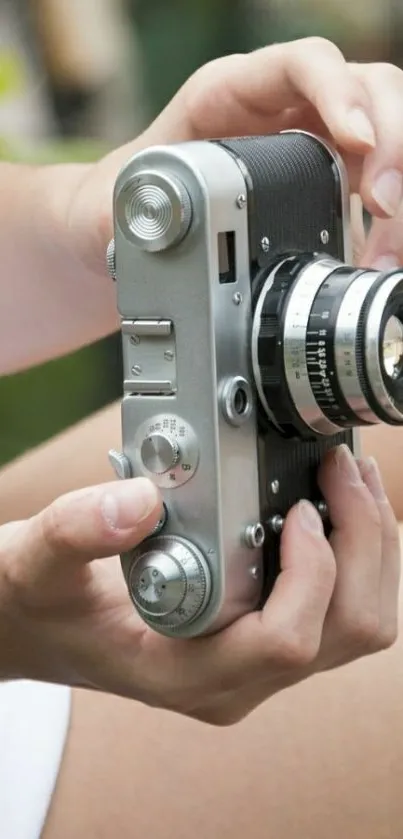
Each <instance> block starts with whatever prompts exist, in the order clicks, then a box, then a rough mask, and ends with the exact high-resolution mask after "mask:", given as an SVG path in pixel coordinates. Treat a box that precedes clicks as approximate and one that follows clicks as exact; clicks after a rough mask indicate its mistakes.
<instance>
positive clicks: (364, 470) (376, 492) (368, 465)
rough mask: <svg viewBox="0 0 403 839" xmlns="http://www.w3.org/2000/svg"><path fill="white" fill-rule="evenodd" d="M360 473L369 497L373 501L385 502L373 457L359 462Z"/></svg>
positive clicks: (384, 493)
mask: <svg viewBox="0 0 403 839" xmlns="http://www.w3.org/2000/svg"><path fill="white" fill-rule="evenodd" d="M360 467H361V469H360V471H361V475H362V477H363V480H364V482H365V483H366V485H367V487H368V489H369V491H370V493H371V495H373V497H374V498H375V501H387V496H386V492H385V490H384V486H383V483H382V478H381V473H380V471H379V466H378V464H377V462H376V460H375V458H373V457H367V458H366V459H365V460H362V461H360Z"/></svg>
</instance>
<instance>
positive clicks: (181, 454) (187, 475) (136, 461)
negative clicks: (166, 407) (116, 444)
mask: <svg viewBox="0 0 403 839" xmlns="http://www.w3.org/2000/svg"><path fill="white" fill-rule="evenodd" d="M132 451H133V470H134V473H135V474H136V475H139V474H143V475H146V476H147V477H148V478H151V480H152V481H153V482H154V483H155V484H156V485H157V486H158V487H159V488H160V489H175V488H176V487H180V486H182V485H183V484H185V483H186V482H187V481H189V480H190V479H191V478H192V477H193V475H194V474H195V472H196V469H197V467H198V463H199V446H198V441H197V437H196V434H195V432H194V431H193V428H192V427H191V426H190V425H189V423H187V422H186V421H185V420H183V419H182V418H181V417H178V416H177V415H176V414H158V415H157V416H155V417H150V419H149V420H147V421H146V422H144V423H142V424H141V425H140V426H139V428H138V429H137V431H136V435H135V437H134V440H133V447H132ZM155 467H156V468H155ZM157 470H158V471H157Z"/></svg>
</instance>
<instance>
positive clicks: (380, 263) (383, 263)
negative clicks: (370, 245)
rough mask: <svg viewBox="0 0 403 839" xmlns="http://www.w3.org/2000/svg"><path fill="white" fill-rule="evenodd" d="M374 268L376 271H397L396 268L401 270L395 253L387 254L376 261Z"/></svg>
mask: <svg viewBox="0 0 403 839" xmlns="http://www.w3.org/2000/svg"><path fill="white" fill-rule="evenodd" d="M372 267H373V268H375V269H376V271H395V270H396V268H400V265H399V261H398V259H397V257H396V256H395V255H394V254H393V253H385V254H383V255H382V256H378V258H377V259H375V261H374V262H373V264H372Z"/></svg>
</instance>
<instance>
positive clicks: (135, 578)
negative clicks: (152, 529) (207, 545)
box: [128, 536, 211, 628]
mask: <svg viewBox="0 0 403 839" xmlns="http://www.w3.org/2000/svg"><path fill="white" fill-rule="evenodd" d="M143 550H144V548H143ZM136 554H137V557H138V558H137V559H136ZM128 583H129V591H130V594H131V597H132V599H133V602H134V604H135V606H136V608H137V610H138V611H139V613H140V614H141V615H142V616H143V617H144V619H145V620H146V621H147V622H148V623H150V624H153V623H154V624H155V625H158V626H161V627H164V626H166V627H167V628H169V627H171V628H175V627H176V626H180V625H182V624H184V623H189V622H190V621H192V620H194V618H195V617H196V616H197V615H198V614H199V613H200V611H201V610H202V609H203V606H204V605H205V604H206V602H207V599H208V597H209V594H210V585H211V583H210V571H209V568H208V565H207V563H206V561H205V559H204V557H203V555H202V553H201V552H200V551H199V549H198V548H196V546H195V545H193V544H192V543H191V542H188V540H187V539H182V538H180V537H174V536H156V537H155V538H154V539H153V540H152V542H151V543H149V548H148V550H146V551H145V552H144V553H142V552H141V547H140V548H139V549H137V551H136V553H135V554H134V562H133V564H132V566H131V570H130V574H129V579H128Z"/></svg>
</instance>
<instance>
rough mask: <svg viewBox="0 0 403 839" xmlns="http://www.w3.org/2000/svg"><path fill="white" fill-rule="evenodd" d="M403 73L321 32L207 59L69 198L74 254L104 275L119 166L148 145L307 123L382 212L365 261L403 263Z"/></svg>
mask: <svg viewBox="0 0 403 839" xmlns="http://www.w3.org/2000/svg"><path fill="white" fill-rule="evenodd" d="M402 105H403V72H402V71H400V70H399V69H398V68H397V67H395V66H393V65H390V64H380V63H378V64H355V63H347V62H346V61H345V59H344V57H343V55H342V53H341V52H340V51H339V49H338V48H337V47H336V46H335V45H334V44H333V43H331V42H330V41H327V40H325V39H322V38H317V37H312V38H305V39H302V40H298V41H294V42H290V43H284V44H275V45H273V46H269V47H265V48H263V49H260V50H257V51H255V52H252V53H249V54H246V55H232V56H228V57H225V58H221V59H218V60H215V61H213V62H210V63H209V64H206V65H205V66H204V67H202V68H201V69H200V70H198V71H197V72H196V73H195V74H194V75H193V76H192V77H191V78H190V79H189V80H188V81H187V82H186V84H185V85H184V86H183V87H182V88H181V89H180V90H179V92H178V93H177V95H176V96H175V97H174V99H173V100H172V101H171V102H170V103H169V105H168V106H167V107H166V109H165V110H164V111H163V112H162V114H160V116H159V117H158V118H157V119H156V120H155V122H154V123H153V124H152V125H151V126H150V127H149V128H148V129H147V130H146V131H145V132H144V134H143V135H142V136H141V137H140V138H138V139H137V140H135V141H134V142H132V143H130V144H128V145H127V146H124V147H123V148H120V149H119V150H117V151H115V152H113V153H111V154H109V155H108V156H107V157H105V158H104V159H103V160H101V161H100V162H99V163H97V164H96V165H94V166H91V167H89V168H88V169H86V170H85V174H84V176H83V179H82V182H81V185H80V188H79V189H78V191H76V193H75V197H74V201H73V203H72V204H71V206H70V215H69V230H70V233H72V239H71V244H72V247H73V250H74V253H75V254H77V253H78V254H79V255H80V256H81V259H82V261H83V262H84V264H85V265H86V267H87V268H88V269H90V271H91V272H97V273H102V274H104V273H105V250H106V247H107V243H108V241H109V239H110V238H111V236H112V218H111V200H112V191H113V186H114V182H115V178H116V176H117V173H118V170H119V169H120V167H121V166H122V165H123V164H124V163H125V162H126V160H127V159H128V158H129V157H130V156H132V155H133V154H134V153H136V152H137V151H139V150H140V149H142V148H144V147H147V146H149V145H154V144H156V143H174V142H181V141H188V140H195V139H198V140H200V139H207V138H212V137H224V136H237V135H245V134H249V135H251V134H270V133H276V132H278V131H281V130H283V129H286V128H300V129H304V130H308V131H311V132H313V133H316V134H319V135H321V136H323V137H325V138H326V139H328V140H329V141H330V142H331V143H332V144H333V145H334V146H335V147H336V148H337V149H338V151H339V152H340V153H341V155H342V157H343V158H344V160H345V163H346V165H347V170H348V174H349V179H350V187H351V192H352V193H356V194H359V195H360V196H361V199H362V202H363V204H364V206H365V207H366V209H367V210H368V211H369V212H370V213H371V214H372V215H373V216H374V219H375V221H374V224H373V227H372V230H371V234H370V236H369V239H368V241H367V242H366V243H365V242H364V241H363V238H362V228H361V229H360V224H358V228H357V230H356V234H357V236H358V238H359V241H358V242H357V241H356V255H357V252H358V256H357V259H356V261H357V262H359V263H360V264H362V265H366V266H374V267H385V268H388V269H390V268H392V267H397V266H398V265H399V263H400V262H402V261H403V237H402V231H401V224H402V213H403V140H402V137H403V118H402V116H401V114H402Z"/></svg>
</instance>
